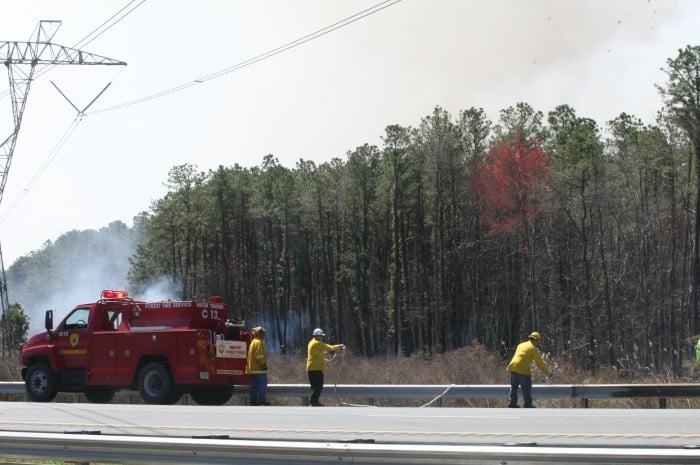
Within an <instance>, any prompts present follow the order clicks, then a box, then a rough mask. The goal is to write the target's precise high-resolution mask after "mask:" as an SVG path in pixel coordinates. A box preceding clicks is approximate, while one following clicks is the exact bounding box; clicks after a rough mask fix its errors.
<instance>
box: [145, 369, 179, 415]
mask: <svg viewBox="0 0 700 465" xmlns="http://www.w3.org/2000/svg"><path fill="white" fill-rule="evenodd" d="M174 390H175V384H174V382H173V376H172V374H170V370H169V369H168V367H167V366H165V364H163V363H160V362H151V363H148V364H146V366H144V367H143V368H142V369H141V372H140V373H139V393H140V394H141V398H142V399H143V401H144V402H146V403H147V404H161V405H165V404H171V403H173V402H172V399H173V398H174V396H173V393H174Z"/></svg>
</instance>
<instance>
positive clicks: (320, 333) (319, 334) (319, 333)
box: [314, 328, 326, 337]
mask: <svg viewBox="0 0 700 465" xmlns="http://www.w3.org/2000/svg"><path fill="white" fill-rule="evenodd" d="M325 335H326V333H324V332H323V330H322V329H321V328H316V329H314V336H324V337H325Z"/></svg>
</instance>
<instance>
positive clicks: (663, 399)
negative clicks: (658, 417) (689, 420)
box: [659, 397, 666, 408]
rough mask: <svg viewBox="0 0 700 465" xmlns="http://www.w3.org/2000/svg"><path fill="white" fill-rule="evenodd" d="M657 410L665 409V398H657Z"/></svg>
mask: <svg viewBox="0 0 700 465" xmlns="http://www.w3.org/2000/svg"><path fill="white" fill-rule="evenodd" d="M659 408H666V398H665V397H659Z"/></svg>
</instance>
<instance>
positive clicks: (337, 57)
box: [0, 0, 700, 268]
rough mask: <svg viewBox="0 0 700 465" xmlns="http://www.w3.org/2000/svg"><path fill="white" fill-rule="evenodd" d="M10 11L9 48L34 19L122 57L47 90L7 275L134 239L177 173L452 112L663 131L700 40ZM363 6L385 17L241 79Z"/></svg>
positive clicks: (598, 22)
mask: <svg viewBox="0 0 700 465" xmlns="http://www.w3.org/2000/svg"><path fill="white" fill-rule="evenodd" d="M2 6H3V14H2V15H1V16H0V43H2V42H5V41H28V40H29V38H30V36H31V35H32V32H33V31H34V30H35V28H36V26H37V24H38V22H39V21H40V20H59V21H61V25H60V28H59V29H58V30H57V32H56V34H55V36H54V38H53V40H52V42H53V43H55V44H60V45H65V46H68V47H72V46H74V45H77V44H80V46H78V47H77V48H80V49H81V50H84V51H87V52H90V53H94V54H97V55H101V56H104V57H108V58H112V59H115V60H120V61H124V62H126V63H127V66H55V67H51V68H48V69H44V70H42V72H41V73H40V74H39V75H38V76H37V77H36V79H35V80H34V81H33V83H32V85H31V88H30V91H29V94H28V95H27V103H26V108H25V111H24V115H23V120H22V125H21V129H20V131H19V137H18V140H17V145H16V147H15V150H14V153H13V158H12V164H11V167H10V170H9V174H8V177H7V183H6V186H5V190H4V194H3V197H2V199H1V201H0V247H1V248H2V254H3V260H4V265H5V268H8V267H9V266H10V265H11V264H12V263H14V261H15V260H16V259H17V258H19V257H21V256H23V255H26V254H29V253H30V252H32V251H34V250H38V249H40V248H41V247H42V245H43V244H44V243H45V241H47V240H51V241H54V240H56V239H57V238H58V237H59V236H61V235H62V234H64V233H66V232H68V231H71V230H76V229H77V230H85V229H100V228H102V227H104V226H106V225H107V224H109V223H110V222H112V221H115V220H120V221H123V222H124V223H126V224H127V225H128V226H132V225H133V217H134V216H136V215H138V214H139V213H140V212H142V211H148V210H149V208H150V206H151V203H152V202H153V201H155V200H157V199H159V198H161V197H163V196H164V195H165V193H166V192H167V187H166V186H165V182H166V180H167V176H168V172H169V171H170V170H171V169H172V168H173V167H174V166H177V165H181V164H184V163H192V164H194V165H196V166H197V167H198V168H199V169H200V170H202V171H208V170H210V169H216V168H217V167H218V166H219V165H223V166H234V165H235V164H238V165H240V166H243V167H254V166H260V164H261V163H262V160H263V157H265V155H267V154H272V155H273V156H275V157H276V158H277V159H278V160H279V162H280V163H281V164H282V165H284V166H287V167H289V168H294V167H295V165H296V163H297V162H298V161H299V160H300V159H304V160H312V161H314V162H315V163H317V164H320V163H323V162H327V161H330V160H331V159H333V158H341V159H345V157H346V154H347V153H348V152H349V151H352V150H354V149H355V148H356V147H358V146H361V145H363V144H365V143H367V144H374V145H378V146H381V144H382V142H381V137H382V135H383V133H384V130H385V128H386V127H387V126H389V125H391V124H399V125H403V126H417V125H419V124H420V121H421V119H422V118H423V117H425V116H428V115H430V114H431V113H432V111H433V110H434V109H435V107H437V106H439V107H441V108H443V109H445V110H447V111H448V112H450V113H451V114H452V115H453V116H454V117H456V116H457V115H458V114H459V112H460V111H462V110H466V109H468V108H472V107H474V108H482V109H484V110H485V111H486V114H487V115H488V117H489V118H490V119H491V120H492V121H497V120H498V117H499V112H500V111H501V110H503V109H506V108H508V107H511V106H515V105H516V104H517V103H518V102H525V103H528V104H529V105H531V106H532V107H533V108H534V109H535V110H538V111H542V112H543V113H544V114H545V115H546V114H547V112H549V111H551V110H553V109H554V108H556V106H558V105H561V104H567V105H570V106H571V107H573V108H574V110H575V111H576V113H577V115H578V116H582V117H589V118H593V119H594V120H595V121H597V122H598V124H599V125H601V126H604V125H605V123H606V122H607V121H609V120H611V119H613V118H615V117H617V116H618V115H619V114H620V113H622V112H626V113H628V114H632V115H634V116H636V117H638V118H640V119H642V120H643V121H644V122H646V123H649V124H652V123H653V122H654V120H655V116H656V113H657V112H658V111H659V110H660V109H661V107H662V102H661V98H660V96H659V93H658V91H657V89H656V87H655V85H657V84H661V85H662V84H664V83H665V82H666V74H665V73H664V72H663V70H662V68H664V67H665V66H666V62H667V60H668V59H669V58H673V57H675V56H677V54H678V50H679V49H680V48H683V47H685V46H686V45H700V28H698V26H697V25H698V24H700V2H699V1H696V0H675V1H671V0H664V1H661V0H615V1H610V0H568V1H561V0H528V1H522V0H489V1H483V0H402V1H396V0H394V1H390V2H382V0H374V1H365V0H255V1H250V0H246V1H244V0H196V1H195V0H189V1H185V0H135V1H130V0H100V1H99V2H97V1H94V0H32V1H31V2H19V1H13V2H3V5H2ZM377 6H379V7H377ZM381 7H384V8H381ZM368 9H369V10H368ZM364 10H368V11H367V13H371V14H368V15H366V16H365V17H362V18H359V17H358V19H357V20H356V21H354V22H342V23H340V24H344V25H343V26H342V27H339V28H337V29H335V30H327V31H328V32H327V33H326V34H323V35H319V36H311V37H309V38H311V39H312V40H308V41H306V42H304V43H301V44H300V45H298V46H295V47H292V48H289V49H287V50H284V51H280V53H277V54H274V55H271V56H269V57H266V58H264V59H261V60H257V61H255V62H253V63H250V64H249V65H247V66H243V67H239V66H237V65H239V64H242V63H246V62H247V61H248V60H251V59H253V58H255V57H260V56H261V55H265V56H266V55H267V53H268V52H270V51H272V50H276V49H278V48H280V47H283V46H285V45H287V44H290V43H292V42H294V41H296V40H297V39H300V38H302V37H306V36H309V34H312V33H315V32H317V31H321V30H323V29H324V28H327V27H328V26H331V25H334V24H337V23H339V22H341V21H343V20H346V19H347V18H351V17H353V15H356V14H357V13H359V12H361V11H364ZM120 12H121V13H120ZM127 13H128V14H127ZM103 25H105V26H103ZM93 32H95V34H93ZM86 37H88V38H91V39H92V40H91V41H89V42H87V43H86V44H85V42H86V41H85V40H84V39H85V38H86ZM83 44H85V45H83ZM215 76H216V77H215ZM197 81H200V82H197ZM108 84H109V87H108V88H107V90H105V91H104V93H102V95H100V96H99V98H97V100H96V101H95V102H94V103H93V104H92V105H91V106H90V107H89V108H88V109H87V111H85V113H84V114H83V115H82V116H79V115H78V113H77V111H76V110H75V109H74V108H73V106H75V107H77V108H79V109H83V108H85V107H86V106H87V105H88V104H89V103H90V102H91V101H92V100H93V99H94V98H95V97H96V96H97V95H98V94H99V93H100V92H101V91H102V90H103V89H104V87H105V86H107V85H108ZM188 84H192V85H188ZM179 87H184V88H183V89H181V90H178V91H174V92H165V91H168V90H171V89H177V88H179ZM8 88H9V83H8V79H7V77H4V78H2V77H0V96H1V97H0V128H2V129H1V130H3V131H5V134H2V139H1V140H4V139H5V137H7V136H9V135H10V134H11V133H12V131H13V127H14V126H13V121H12V107H11V101H10V99H9V95H8V92H7V89H8ZM57 88H58V89H60V92H61V93H63V94H64V95H65V97H67V98H68V99H69V100H70V102H72V104H73V106H72V105H71V103H69V102H68V101H67V100H66V98H64V96H63V95H61V93H60V92H59V91H58V90H57ZM159 95H160V96H159ZM152 96H157V97H155V98H149V97H152ZM134 102H137V103H134ZM69 131H70V132H69Z"/></svg>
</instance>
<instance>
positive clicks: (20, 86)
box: [0, 20, 126, 353]
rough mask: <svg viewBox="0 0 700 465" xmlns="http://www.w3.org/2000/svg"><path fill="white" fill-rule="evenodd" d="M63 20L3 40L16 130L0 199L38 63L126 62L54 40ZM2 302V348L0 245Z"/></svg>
mask: <svg viewBox="0 0 700 465" xmlns="http://www.w3.org/2000/svg"><path fill="white" fill-rule="evenodd" d="M60 25H61V22H60V21H53V20H50V21H46V20H42V21H40V22H39V25H38V26H37V29H36V35H35V36H34V37H32V38H31V40H30V41H28V42H14V41H13V42H0V61H2V62H3V63H4V64H5V66H6V67H7V74H8V77H9V79H10V97H11V100H12V114H13V118H14V130H13V131H12V133H11V134H10V135H9V136H8V137H7V138H6V139H5V140H3V141H2V143H0V201H2V197H3V194H4V192H5V183H6V182H7V175H8V173H9V171H10V164H11V162H12V154H13V152H14V150H15V144H16V143H17V135H18V134H19V128H20V126H21V124H22V114H23V113H24V108H25V106H26V104H27V95H28V94H29V88H30V86H31V84H32V79H33V78H34V74H35V72H36V70H37V67H45V66H52V65H121V66H124V65H126V63H125V62H123V61H119V60H113V59H111V58H105V57H103V56H99V55H95V54H93V53H88V52H84V51H82V50H77V49H74V48H70V47H65V46H63V45H57V44H53V43H51V40H52V39H53V36H54V35H55V34H56V32H57V31H58V28H59V27H60ZM0 305H1V306H2V317H3V322H4V324H3V325H2V345H1V347H2V352H3V353H5V351H6V350H8V349H9V348H10V347H9V343H10V342H11V341H9V334H10V333H9V318H8V316H9V299H8V297H7V285H6V282H5V266H4V264H3V262H2V250H1V249H0Z"/></svg>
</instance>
